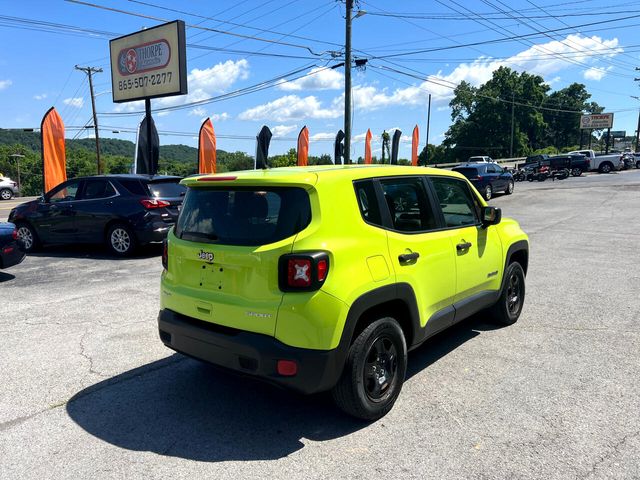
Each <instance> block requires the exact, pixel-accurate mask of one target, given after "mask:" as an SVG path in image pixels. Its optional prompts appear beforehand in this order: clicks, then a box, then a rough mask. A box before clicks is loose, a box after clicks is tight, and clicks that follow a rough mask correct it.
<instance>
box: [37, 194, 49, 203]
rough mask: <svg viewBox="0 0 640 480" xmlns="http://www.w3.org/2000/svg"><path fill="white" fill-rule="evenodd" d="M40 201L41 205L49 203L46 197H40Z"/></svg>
mask: <svg viewBox="0 0 640 480" xmlns="http://www.w3.org/2000/svg"><path fill="white" fill-rule="evenodd" d="M38 200H39V201H40V203H47V197H45V196H44V195H40V198H38Z"/></svg>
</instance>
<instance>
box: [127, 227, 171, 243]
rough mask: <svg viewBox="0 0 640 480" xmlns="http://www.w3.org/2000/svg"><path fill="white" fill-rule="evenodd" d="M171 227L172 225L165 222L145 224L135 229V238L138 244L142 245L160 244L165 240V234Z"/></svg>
mask: <svg viewBox="0 0 640 480" xmlns="http://www.w3.org/2000/svg"><path fill="white" fill-rule="evenodd" d="M173 225H174V224H173V223H167V222H150V223H145V224H143V225H140V226H138V227H137V228H136V229H135V233H136V238H137V239H138V241H139V242H140V243H143V244H144V243H153V242H162V241H163V240H164V239H165V238H167V233H169V230H170V229H171V227H173Z"/></svg>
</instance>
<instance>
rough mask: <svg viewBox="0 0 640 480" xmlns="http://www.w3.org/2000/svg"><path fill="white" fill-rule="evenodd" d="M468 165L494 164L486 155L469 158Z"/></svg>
mask: <svg viewBox="0 0 640 480" xmlns="http://www.w3.org/2000/svg"><path fill="white" fill-rule="evenodd" d="M467 163H494V162H493V159H492V158H491V157H488V156H486V155H477V156H475V157H469V160H467Z"/></svg>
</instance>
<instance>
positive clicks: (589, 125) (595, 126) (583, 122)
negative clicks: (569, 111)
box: [580, 113, 613, 130]
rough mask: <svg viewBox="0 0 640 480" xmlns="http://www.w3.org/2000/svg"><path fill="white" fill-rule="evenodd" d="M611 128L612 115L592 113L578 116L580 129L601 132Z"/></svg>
mask: <svg viewBox="0 0 640 480" xmlns="http://www.w3.org/2000/svg"><path fill="white" fill-rule="evenodd" d="M611 127H613V113H594V114H592V115H582V116H580V128H584V129H591V130H602V129H604V128H611Z"/></svg>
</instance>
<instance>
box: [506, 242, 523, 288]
mask: <svg viewBox="0 0 640 480" xmlns="http://www.w3.org/2000/svg"><path fill="white" fill-rule="evenodd" d="M513 262H518V263H519V264H520V265H521V266H522V269H523V270H524V274H525V275H526V274H527V269H528V267H529V242H528V241H526V240H519V241H517V242H515V243H513V244H511V245H510V246H509V249H508V250H507V255H506V257H505V262H504V271H506V270H507V267H508V266H509V264H511V263H513ZM503 281H504V277H503Z"/></svg>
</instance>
